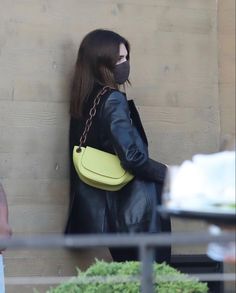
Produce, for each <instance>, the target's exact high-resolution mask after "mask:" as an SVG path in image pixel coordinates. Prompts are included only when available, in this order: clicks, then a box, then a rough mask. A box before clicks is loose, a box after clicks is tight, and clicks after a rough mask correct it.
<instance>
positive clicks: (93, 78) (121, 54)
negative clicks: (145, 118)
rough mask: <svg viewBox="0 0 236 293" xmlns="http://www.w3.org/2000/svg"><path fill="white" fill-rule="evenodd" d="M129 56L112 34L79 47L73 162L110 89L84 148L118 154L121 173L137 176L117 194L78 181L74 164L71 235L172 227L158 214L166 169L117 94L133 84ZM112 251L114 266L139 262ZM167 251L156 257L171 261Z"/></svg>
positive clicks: (130, 252)
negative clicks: (152, 156) (89, 121)
mask: <svg viewBox="0 0 236 293" xmlns="http://www.w3.org/2000/svg"><path fill="white" fill-rule="evenodd" d="M129 57H130V46H129V43H128V41H127V40H126V39H124V38H123V37H122V36H120V35H119V34H117V33H115V32H112V31H108V30H95V31H92V32H90V33H89V34H88V35H87V36H85V38H84V39H83V41H82V43H81V45H80V48H79V52H78V58H77V62H76V67H75V73H74V80H73V85H72V95H71V104H70V114H71V123H70V158H72V151H73V147H74V146H75V145H79V142H80V137H81V135H82V133H83V131H84V127H85V122H86V120H87V119H88V117H89V110H90V109H91V107H92V106H93V101H94V99H95V97H96V96H97V94H98V93H99V92H100V91H101V90H102V89H103V88H104V86H108V87H109V88H108V90H107V91H106V92H105V94H103V95H102V97H101V100H100V104H99V105H98V106H97V109H96V115H95V117H94V118H93V122H92V126H91V128H90V130H89V133H88V135H87V140H86V144H85V145H88V146H91V147H94V148H97V149H101V150H103V151H106V152H109V153H116V154H117V155H118V157H119V159H120V161H121V164H122V166H123V168H124V169H126V170H128V171H129V172H130V173H132V174H133V175H134V176H135V177H134V179H133V180H132V181H131V182H130V183H128V184H127V185H126V186H125V187H123V188H122V189H121V190H119V191H113V192H111V191H104V190H100V189H96V188H93V187H91V186H89V185H87V184H85V183H83V182H82V181H81V180H80V179H79V177H78V175H77V174H76V171H75V169H74V166H73V163H72V160H71V177H70V179H71V181H70V182H71V191H70V194H71V202H70V211H69V217H68V221H67V226H66V233H67V234H77V233H109V232H111V233H122V232H150V233H155V232H160V231H164V230H170V225H169V222H168V221H167V223H165V224H166V225H164V226H166V227H163V221H161V220H160V218H159V217H158V216H157V215H156V211H155V207H156V205H157V204H159V203H160V202H161V192H162V187H163V182H164V178H165V174H166V165H164V164H161V163H159V162H156V161H153V160H151V159H150V158H149V155H148V142H147V138H146V135H145V132H144V129H143V126H142V123H141V121H140V118H139V114H138V112H137V110H136V108H135V105H134V102H133V101H127V98H126V95H125V94H124V93H122V92H121V91H120V90H119V87H120V85H122V84H124V83H126V82H128V83H129V80H128V77H129V71H130V65H129ZM160 251H162V252H163V251H164V250H161V249H158V252H160ZM110 252H111V254H112V257H113V259H114V260H115V261H125V260H136V259H138V255H137V251H136V249H122V250H121V249H110ZM166 252H167V251H166V250H165V253H158V260H164V259H165V260H167V261H168V257H169V253H166ZM168 252H169V251H168Z"/></svg>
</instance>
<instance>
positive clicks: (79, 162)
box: [73, 87, 134, 191]
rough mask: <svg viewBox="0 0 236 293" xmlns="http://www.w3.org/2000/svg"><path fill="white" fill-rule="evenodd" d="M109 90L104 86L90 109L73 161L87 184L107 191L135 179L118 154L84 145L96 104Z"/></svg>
mask: <svg viewBox="0 0 236 293" xmlns="http://www.w3.org/2000/svg"><path fill="white" fill-rule="evenodd" d="M106 91H107V87H104V88H103V89H102V90H101V91H100V92H99V94H98V95H97V97H96V98H95V99H94V104H93V107H92V108H91V110H90V111H89V114H90V117H89V118H88V120H87V121H86V125H85V129H84V132H83V134H82V136H81V138H80V145H79V146H74V149H73V163H74V166H75V170H76V172H77V174H78V176H79V178H80V179H81V180H82V181H83V182H84V183H86V184H88V185H90V186H93V187H96V188H99V189H102V190H107V191H117V190H120V189H121V188H122V187H124V186H125V185H126V184H127V183H128V182H130V181H131V180H132V179H133V177H134V176H133V175H132V174H130V173H129V172H127V171H126V170H124V169H123V168H122V166H121V164H120V160H119V158H118V157H117V156H116V155H113V154H110V153H107V152H104V151H101V150H98V149H95V148H92V147H89V146H86V147H82V145H83V144H84V143H85V141H86V139H87V134H88V131H89V129H90V127H91V125H92V118H93V117H94V116H95V114H96V106H97V105H98V104H99V102H100V99H101V96H102V95H103V94H104V93H105V92H106Z"/></svg>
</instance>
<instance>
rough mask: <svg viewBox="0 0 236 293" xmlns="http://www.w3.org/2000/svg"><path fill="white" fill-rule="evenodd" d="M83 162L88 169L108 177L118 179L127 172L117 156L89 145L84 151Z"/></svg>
mask: <svg viewBox="0 0 236 293" xmlns="http://www.w3.org/2000/svg"><path fill="white" fill-rule="evenodd" d="M81 164H82V166H83V168H85V169H87V170H88V171H91V172H93V173H95V174H98V175H102V176H106V177H108V178H114V179H118V178H121V177H122V176H124V174H125V173H126V171H125V170H124V169H123V168H122V166H121V165H120V160H119V158H118V157H117V156H115V155H113V154H110V153H107V152H103V151H101V150H98V149H95V148H92V147H88V146H87V147H86V148H85V149H84V151H83V155H82V159H81Z"/></svg>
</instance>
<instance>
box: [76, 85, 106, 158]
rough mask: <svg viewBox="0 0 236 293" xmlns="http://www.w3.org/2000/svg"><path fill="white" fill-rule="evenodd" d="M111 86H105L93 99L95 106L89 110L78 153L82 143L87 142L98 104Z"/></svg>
mask: <svg viewBox="0 0 236 293" xmlns="http://www.w3.org/2000/svg"><path fill="white" fill-rule="evenodd" d="M109 88H110V87H108V86H104V87H103V88H102V90H101V91H100V92H99V93H98V94H97V96H96V98H95V99H94V101H93V106H92V108H91V109H90V110H89V118H88V119H87V120H86V122H85V128H84V131H83V134H82V135H81V137H80V140H79V146H78V148H77V150H76V152H77V153H79V152H80V151H81V147H82V145H83V144H84V143H85V142H86V139H87V135H88V132H89V129H90V127H91V125H92V123H93V120H92V119H93V117H94V116H95V115H96V112H97V106H98V105H99V103H100V100H101V97H102V95H104V94H105V93H106V92H107V90H108V89H109Z"/></svg>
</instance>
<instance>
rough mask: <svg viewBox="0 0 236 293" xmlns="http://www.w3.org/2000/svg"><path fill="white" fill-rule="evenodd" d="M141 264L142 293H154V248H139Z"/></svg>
mask: <svg viewBox="0 0 236 293" xmlns="http://www.w3.org/2000/svg"><path fill="white" fill-rule="evenodd" d="M139 254H140V257H139V258H140V262H141V291H142V293H154V287H153V260H154V248H153V247H148V246H147V245H141V246H140V247H139Z"/></svg>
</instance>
